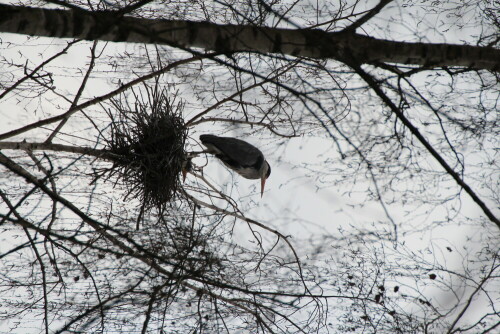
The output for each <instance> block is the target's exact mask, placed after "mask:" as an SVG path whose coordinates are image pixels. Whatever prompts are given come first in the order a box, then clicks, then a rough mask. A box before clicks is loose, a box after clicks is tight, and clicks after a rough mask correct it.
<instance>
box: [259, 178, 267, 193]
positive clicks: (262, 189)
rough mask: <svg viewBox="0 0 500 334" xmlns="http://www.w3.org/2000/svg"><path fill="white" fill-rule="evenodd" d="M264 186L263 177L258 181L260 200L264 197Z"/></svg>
mask: <svg viewBox="0 0 500 334" xmlns="http://www.w3.org/2000/svg"><path fill="white" fill-rule="evenodd" d="M265 185H266V178H265V177H263V178H261V179H260V198H262V195H264V186H265Z"/></svg>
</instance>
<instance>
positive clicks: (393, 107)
mask: <svg viewBox="0 0 500 334" xmlns="http://www.w3.org/2000/svg"><path fill="white" fill-rule="evenodd" d="M352 67H353V68H354V70H355V71H356V73H358V75H359V76H360V77H361V78H362V79H363V80H364V81H365V82H366V83H367V84H368V86H370V88H371V89H373V91H374V92H375V93H376V94H377V95H378V96H379V97H380V99H381V100H382V101H383V102H384V103H385V104H386V105H387V106H388V107H389V108H390V109H391V111H392V112H393V113H394V114H395V115H396V117H397V118H398V119H399V120H400V121H401V122H402V123H403V124H404V125H405V126H406V128H408V129H409V130H410V132H411V133H412V135H414V136H415V137H416V138H417V139H418V141H420V143H421V144H422V145H423V146H424V147H425V148H426V150H427V151H428V152H429V153H430V154H431V155H432V156H433V157H434V159H436V160H437V162H438V163H439V164H440V165H441V166H442V167H443V168H444V170H445V171H446V172H447V173H448V174H449V175H450V176H451V177H452V178H453V179H454V180H455V182H456V183H457V184H458V185H459V186H460V187H461V188H462V189H463V190H465V192H467V193H468V194H469V196H470V197H471V198H472V200H473V201H474V202H476V203H477V205H479V207H480V208H481V209H482V210H483V212H484V213H485V214H486V216H487V217H488V218H489V219H490V220H491V221H492V222H493V223H495V224H496V225H497V226H498V227H499V228H500V220H499V219H498V218H497V217H495V215H494V214H493V212H492V211H491V210H490V209H489V208H488V207H487V206H486V204H485V203H484V202H483V201H482V200H481V199H480V198H479V196H478V195H477V194H476V193H475V192H474V191H473V190H472V188H471V187H469V185H468V184H467V183H465V182H464V180H462V178H461V177H460V175H459V174H458V173H457V172H455V171H454V170H453V168H451V167H450V165H448V163H447V162H446V161H445V160H444V159H443V157H442V156H441V155H440V154H439V153H438V152H437V151H436V150H435V149H434V147H432V145H431V144H430V143H429V142H428V141H427V139H425V137H424V136H423V135H422V134H421V133H420V131H419V130H418V129H417V128H416V127H415V126H414V125H413V124H412V123H411V122H410V120H409V119H408V118H407V117H406V116H405V115H404V113H403V112H402V111H401V110H400V109H399V108H398V107H397V106H396V105H395V104H394V102H392V100H391V99H390V98H389V97H388V96H387V95H386V94H385V93H384V91H383V90H382V88H380V86H379V85H378V84H377V82H376V81H375V80H374V79H373V78H372V76H371V75H369V74H368V73H367V72H365V71H364V70H363V69H362V68H361V66H358V65H352Z"/></svg>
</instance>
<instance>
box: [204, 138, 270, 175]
mask: <svg viewBox="0 0 500 334" xmlns="http://www.w3.org/2000/svg"><path fill="white" fill-rule="evenodd" d="M200 140H201V142H202V143H203V144H204V145H205V146H207V144H209V145H213V146H215V148H217V149H218V150H219V151H220V152H221V154H216V156H217V157H218V158H220V159H221V160H223V161H224V162H226V163H227V164H229V165H231V166H233V167H236V168H241V167H243V168H245V167H254V166H255V167H256V166H258V165H260V164H262V162H263V160H264V155H263V154H262V152H261V151H260V150H259V149H258V148H256V147H255V146H253V145H251V144H249V143H247V142H245V141H243V140H240V139H236V138H230V137H217V136H214V135H202V136H200Z"/></svg>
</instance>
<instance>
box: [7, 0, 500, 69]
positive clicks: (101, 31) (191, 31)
mask: <svg viewBox="0 0 500 334" xmlns="http://www.w3.org/2000/svg"><path fill="white" fill-rule="evenodd" d="M0 32H10V33H16V34H26V35H33V36H49V37H58V38H77V39H78V38H80V39H86V40H104V41H113V42H133V43H157V44H167V45H171V46H174V47H179V48H190V47H197V48H202V49H205V50H213V51H217V52H221V53H226V54H231V53H234V52H241V51H250V52H260V53H266V54H267V53H280V54H286V55H291V56H297V57H310V58H317V59H328V58H332V59H336V60H339V61H342V62H344V63H346V64H349V63H351V62H355V63H360V64H377V63H396V64H414V65H420V66H426V67H440V66H460V67H470V68H473V69H485V70H490V71H500V50H498V49H495V48H491V47H477V46H469V45H454V44H429V43H406V42H395V41H388V40H382V39H375V38H371V37H367V36H363V35H359V34H356V33H354V32H352V31H345V32H336V33H327V32H324V31H322V30H316V29H278V28H266V27H256V26H250V25H230V24H226V25H218V24H213V23H208V22H192V21H171V20H150V19H141V18H135V17H130V16H127V17H119V16H118V15H117V14H116V13H113V12H87V11H83V10H55V9H42V8H30V7H20V6H10V5H0Z"/></svg>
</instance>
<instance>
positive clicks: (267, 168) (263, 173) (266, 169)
mask: <svg viewBox="0 0 500 334" xmlns="http://www.w3.org/2000/svg"><path fill="white" fill-rule="evenodd" d="M260 175H261V177H260V197H262V195H264V186H265V185H266V180H267V178H268V177H269V175H271V166H270V165H269V163H268V162H267V161H265V160H264V165H263V167H262V171H261V174H260Z"/></svg>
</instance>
